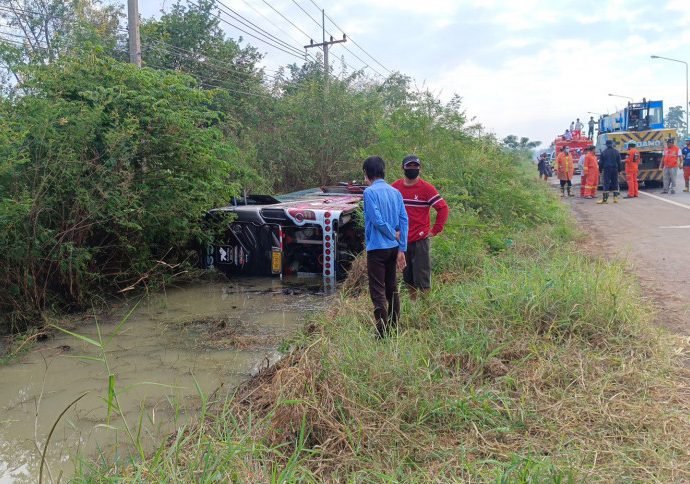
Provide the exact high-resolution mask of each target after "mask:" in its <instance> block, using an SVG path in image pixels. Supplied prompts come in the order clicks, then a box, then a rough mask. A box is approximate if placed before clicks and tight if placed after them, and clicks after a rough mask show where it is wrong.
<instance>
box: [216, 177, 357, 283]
mask: <svg viewBox="0 0 690 484" xmlns="http://www.w3.org/2000/svg"><path fill="white" fill-rule="evenodd" d="M363 191H364V187H363V186H361V185H355V184H347V185H345V184H342V185H339V186H334V187H325V188H322V189H311V190H304V191H301V192H296V193H291V194H287V195H282V196H276V197H273V196H268V195H252V196H247V197H244V198H240V199H236V200H234V201H233V203H232V204H231V205H229V206H227V207H219V208H215V209H213V210H211V211H209V213H208V218H209V219H210V220H213V221H215V222H221V224H222V223H223V221H224V220H227V228H225V229H223V231H222V235H221V236H220V237H217V238H216V240H215V241H214V242H213V243H212V244H211V245H210V246H209V247H207V248H206V250H205V254H204V265H205V266H206V267H208V268H210V267H215V268H217V269H218V270H220V271H221V272H223V273H225V274H226V275H228V276H231V275H237V274H243V275H257V276H279V277H283V276H314V275H316V276H319V275H320V276H322V277H323V279H324V283H325V288H326V290H329V289H332V288H333V287H334V286H335V281H336V278H339V277H343V276H344V275H345V270H346V269H347V268H348V266H349V265H350V263H351V262H352V260H353V259H354V257H355V256H356V255H357V254H358V253H359V252H361V251H362V250H363V249H364V228H363V224H362V223H361V221H360V218H361V210H360V209H359V207H360V202H361V201H362V193H363Z"/></svg>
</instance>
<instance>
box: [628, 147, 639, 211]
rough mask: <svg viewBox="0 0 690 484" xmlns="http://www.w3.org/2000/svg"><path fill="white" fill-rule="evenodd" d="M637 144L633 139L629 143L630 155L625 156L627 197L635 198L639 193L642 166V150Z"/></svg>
mask: <svg viewBox="0 0 690 484" xmlns="http://www.w3.org/2000/svg"><path fill="white" fill-rule="evenodd" d="M635 146H636V145H635V143H634V142H633V141H631V142H629V143H628V156H626V157H625V179H626V180H627V182H628V194H627V195H626V196H625V198H635V197H637V196H638V193H639V191H638V187H639V184H638V181H637V175H638V173H639V167H640V152H639V151H637V149H636V148H635Z"/></svg>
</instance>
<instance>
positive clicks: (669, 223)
mask: <svg viewBox="0 0 690 484" xmlns="http://www.w3.org/2000/svg"><path fill="white" fill-rule="evenodd" d="M574 181H575V183H574V185H575V186H574V187H573V192H574V193H575V194H576V195H577V196H576V197H575V198H569V199H568V198H566V199H564V203H567V204H568V205H571V206H572V209H573V211H574V213H575V216H576V217H577V219H578V221H579V222H580V224H581V227H582V228H583V229H584V230H585V232H587V233H588V234H590V235H591V237H590V238H589V239H588V240H587V242H584V243H587V244H591V245H592V246H593V247H592V248H593V249H595V250H597V249H603V251H604V252H605V253H606V254H607V255H608V256H611V257H618V258H623V259H626V260H628V261H629V262H630V264H631V267H632V270H633V271H634V273H635V274H636V275H637V276H638V277H639V279H640V282H641V284H642V287H643V291H644V294H645V295H646V296H648V297H650V298H652V299H653V300H654V302H655V304H656V305H657V307H658V308H659V312H658V323H659V324H661V325H663V326H664V327H666V328H668V329H670V330H672V331H674V332H677V333H680V334H683V335H690V193H684V192H682V189H683V187H684V181H683V175H682V172H680V171H679V172H678V176H677V178H676V188H677V189H676V193H675V194H673V195H671V194H662V193H661V188H643V187H641V188H640V195H639V197H638V198H633V199H624V198H623V196H624V195H625V194H626V191H625V190H623V191H622V192H621V197H620V200H619V203H617V204H613V203H611V199H609V203H608V204H607V205H597V204H596V200H585V199H582V198H579V193H580V187H579V177H576V180H574ZM551 183H553V181H552V182H551ZM555 183H558V180H556V181H555ZM598 197H599V199H600V198H601V194H600V192H598Z"/></svg>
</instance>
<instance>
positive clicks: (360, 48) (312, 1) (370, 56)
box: [309, 0, 391, 72]
mask: <svg viewBox="0 0 690 484" xmlns="http://www.w3.org/2000/svg"><path fill="white" fill-rule="evenodd" d="M309 1H310V2H311V3H312V4H313V5H314V6H315V7H316V8H318V9H319V10H322V9H321V7H319V5H318V4H317V3H316V2H315V1H314V0H309ZM324 15H325V16H326V18H327V19H328V20H330V22H331V23H332V24H333V25H334V26H335V28H337V29H338V30H340V31H341V32H342V33H345V31H344V30H343V29H342V28H341V27H340V26H339V25H338V24H337V23H335V20H333V18H332V17H330V16H329V15H328V14H327V13H325V12H324ZM348 39H350V41H351V42H352V43H353V44H355V45H356V46H357V48H359V50H361V51H362V52H364V53H365V54H366V55H367V56H368V57H369V58H370V59H371V60H373V61H374V62H376V63H377V64H378V65H380V66H381V67H382V68H383V69H384V70H385V71H386V72H391V70H390V69H389V68H387V67H386V66H384V65H383V64H381V63H380V62H379V61H378V60H377V59H376V58H375V57H374V56H372V55H371V54H370V53H369V52H367V51H366V50H364V47H362V46H361V45H359V44H358V43H357V42H356V41H355V40H354V39H353V38H352V37H348Z"/></svg>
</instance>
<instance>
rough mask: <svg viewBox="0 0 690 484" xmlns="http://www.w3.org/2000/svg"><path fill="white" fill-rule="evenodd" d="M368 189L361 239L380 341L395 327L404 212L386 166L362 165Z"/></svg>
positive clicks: (374, 161)
mask: <svg viewBox="0 0 690 484" xmlns="http://www.w3.org/2000/svg"><path fill="white" fill-rule="evenodd" d="M362 169H363V170H364V176H365V179H366V181H367V184H368V185H369V187H368V188H367V189H366V190H364V239H365V242H366V246H367V275H368V277H369V295H370V296H371V301H372V302H373V303H374V319H375V320H376V332H377V336H378V337H379V338H383V337H385V336H387V335H389V334H390V333H391V330H394V329H395V327H396V326H397V324H398V317H399V316H400V299H399V295H398V280H397V271H396V266H397V267H398V268H400V269H404V268H405V251H406V250H407V226H408V221H407V212H406V211H405V205H404V203H403V198H402V195H401V194H400V192H399V191H398V190H396V189H395V188H393V187H391V186H390V185H389V184H388V183H386V182H385V180H384V177H385V174H386V164H385V162H384V161H383V159H381V158H380V157H378V156H370V157H369V158H367V159H366V160H364V164H363V165H362Z"/></svg>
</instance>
